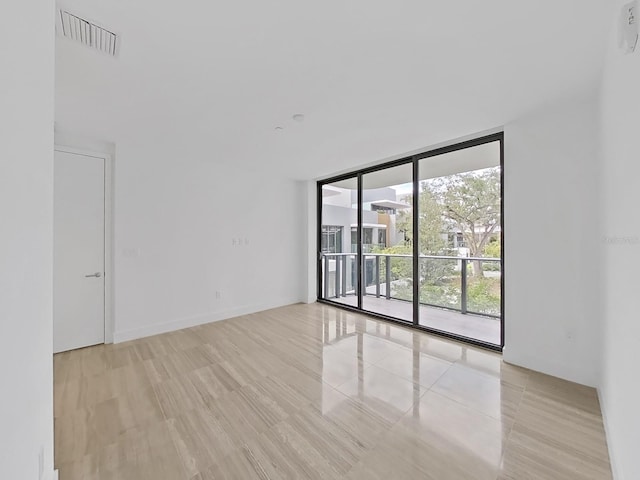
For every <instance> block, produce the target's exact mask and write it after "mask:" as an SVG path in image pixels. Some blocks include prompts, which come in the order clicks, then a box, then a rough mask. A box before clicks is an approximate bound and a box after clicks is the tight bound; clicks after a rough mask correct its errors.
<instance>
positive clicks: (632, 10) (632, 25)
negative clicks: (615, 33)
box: [620, 0, 638, 53]
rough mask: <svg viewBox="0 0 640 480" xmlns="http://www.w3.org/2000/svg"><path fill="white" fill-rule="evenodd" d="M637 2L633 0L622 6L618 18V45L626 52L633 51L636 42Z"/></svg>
mask: <svg viewBox="0 0 640 480" xmlns="http://www.w3.org/2000/svg"><path fill="white" fill-rule="evenodd" d="M637 14H638V2H637V0H634V1H632V2H629V3H627V4H626V5H625V6H624V7H622V12H621V18H620V46H621V47H622V49H623V50H624V51H625V52H626V53H633V52H634V51H635V49H636V45H637V44H638V18H637Z"/></svg>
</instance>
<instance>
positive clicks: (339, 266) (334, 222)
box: [319, 177, 359, 307]
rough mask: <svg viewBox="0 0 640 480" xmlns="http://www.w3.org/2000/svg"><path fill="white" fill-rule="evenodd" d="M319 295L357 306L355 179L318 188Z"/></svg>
mask: <svg viewBox="0 0 640 480" xmlns="http://www.w3.org/2000/svg"><path fill="white" fill-rule="evenodd" d="M319 200H320V205H321V212H322V213H321V224H320V232H319V233H320V256H319V259H320V265H319V271H320V272H321V277H322V281H321V282H320V283H321V286H322V287H321V291H320V292H319V298H323V299H325V300H331V301H333V302H338V303H342V304H344V305H351V306H353V307H358V306H359V304H358V285H359V271H358V238H357V231H358V228H357V227H358V179H357V177H352V178H346V179H344V180H341V181H339V182H333V183H329V184H324V185H322V186H321V187H320V196H319Z"/></svg>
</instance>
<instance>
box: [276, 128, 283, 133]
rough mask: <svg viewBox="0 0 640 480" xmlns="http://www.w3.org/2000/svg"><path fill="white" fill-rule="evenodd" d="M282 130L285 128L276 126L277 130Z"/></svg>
mask: <svg viewBox="0 0 640 480" xmlns="http://www.w3.org/2000/svg"><path fill="white" fill-rule="evenodd" d="M282 130H284V128H282V127H276V132H281V131H282Z"/></svg>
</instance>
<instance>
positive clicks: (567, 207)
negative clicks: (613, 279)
mask: <svg viewBox="0 0 640 480" xmlns="http://www.w3.org/2000/svg"><path fill="white" fill-rule="evenodd" d="M598 190H599V189H598V109H597V102H596V96H595V95H594V97H593V98H577V99H573V100H567V102H566V103H563V104H557V105H554V106H549V108H546V109H545V110H544V111H540V112H534V113H532V114H530V115H527V116H524V117H522V118H519V119H517V120H515V121H513V122H510V123H508V124H507V125H505V166H504V206H505V211H504V215H505V218H504V228H505V265H504V268H505V302H506V305H505V312H504V314H505V351H504V358H505V360H506V361H508V362H511V363H514V364H517V365H521V366H525V367H528V368H531V369H533V370H538V371H541V372H545V373H548V374H551V375H554V376H558V377H562V378H565V379H568V380H572V381H575V382H578V383H582V384H585V385H590V386H595V385H597V383H598V380H599V363H600V344H601V339H600V332H601V330H600V318H599V314H598V303H597V299H598V296H599V295H600V292H601V289H600V287H599V285H600V275H599V273H598V268H599V241H600V239H599V235H598V218H599V192H598Z"/></svg>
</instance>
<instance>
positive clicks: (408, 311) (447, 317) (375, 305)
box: [328, 295, 500, 345]
mask: <svg viewBox="0 0 640 480" xmlns="http://www.w3.org/2000/svg"><path fill="white" fill-rule="evenodd" d="M328 300H331V301H333V302H337V303H342V304H345V305H351V306H354V307H355V306H357V305H358V299H357V297H355V296H353V295H349V296H346V297H341V298H329V299H328ZM362 307H363V309H364V310H367V311H369V312H374V313H380V314H382V315H388V316H390V317H395V318H399V319H401V320H407V321H412V319H413V313H412V312H413V304H412V303H411V302H406V301H403V300H393V299H391V300H387V299H386V298H385V297H380V298H377V297H375V296H370V295H366V296H365V297H364V299H363V303H362ZM420 325H423V326H425V327H429V328H433V329H435V330H440V331H444V332H448V333H453V334H455V335H460V336H463V337H468V338H473V339H476V340H480V341H482V342H487V343H492V344H494V345H500V320H499V319H497V318H492V317H483V316H480V315H472V314H466V315H463V314H462V313H459V312H456V311H453V310H446V309H444V308H436V307H427V306H424V305H421V306H420Z"/></svg>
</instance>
